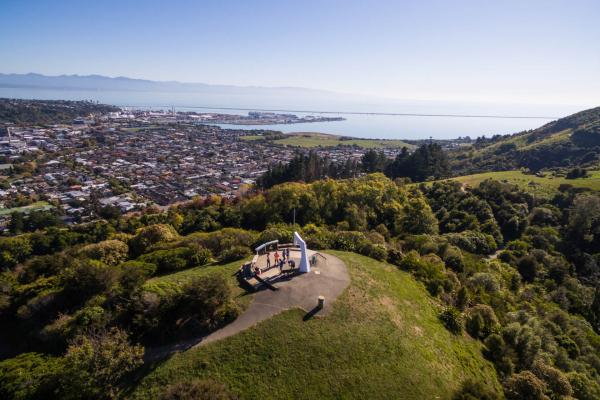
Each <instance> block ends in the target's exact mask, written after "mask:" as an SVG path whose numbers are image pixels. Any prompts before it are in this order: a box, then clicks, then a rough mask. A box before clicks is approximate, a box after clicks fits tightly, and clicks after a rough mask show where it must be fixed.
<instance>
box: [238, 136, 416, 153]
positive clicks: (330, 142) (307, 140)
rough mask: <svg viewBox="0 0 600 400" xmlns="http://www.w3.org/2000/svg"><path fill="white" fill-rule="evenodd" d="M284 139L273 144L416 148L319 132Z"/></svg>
mask: <svg viewBox="0 0 600 400" xmlns="http://www.w3.org/2000/svg"><path fill="white" fill-rule="evenodd" d="M285 136H286V137H285V138H284V139H278V140H275V141H273V143H277V144H281V145H285V146H292V147H305V148H313V147H319V146H321V147H335V146H339V145H344V146H352V145H356V146H359V147H363V148H401V147H407V148H409V149H410V148H413V147H414V146H413V145H411V144H408V143H405V142H403V141H402V140H392V139H390V140H385V139H359V138H356V139H348V140H341V137H342V136H337V135H329V134H326V133H317V132H296V133H289V134H286V135H285ZM261 138H262V136H242V139H245V140H258V139H261Z"/></svg>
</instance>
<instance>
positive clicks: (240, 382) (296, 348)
mask: <svg viewBox="0 0 600 400" xmlns="http://www.w3.org/2000/svg"><path fill="white" fill-rule="evenodd" d="M331 253H332V254H335V255H336V256H338V257H339V258H341V259H342V260H343V261H344V262H345V263H346V265H347V266H348V269H349V273H350V276H351V279H352V283H351V284H350V286H349V287H348V289H346V291H345V292H344V293H343V294H342V296H340V298H339V299H338V300H337V301H336V303H335V307H334V310H333V311H332V313H331V314H329V315H327V316H325V317H323V318H318V317H315V318H312V319H309V320H307V321H303V316H304V314H305V313H304V312H303V311H301V310H297V309H296V310H289V311H286V312H283V313H281V314H279V315H277V316H276V317H274V318H272V319H270V320H267V321H264V322H262V323H260V324H259V325H257V326H255V327H254V328H252V329H249V330H247V331H244V332H241V333H240V334H238V335H236V336H233V337H230V338H227V339H224V340H222V341H220V342H216V343H212V344H209V345H206V346H204V347H200V348H195V349H190V350H188V351H185V352H183V353H179V354H176V355H174V356H172V357H171V358H170V359H168V360H167V361H165V362H163V363H162V364H160V365H158V366H157V367H156V368H155V369H153V370H152V371H150V372H149V373H148V374H147V375H146V376H145V377H144V378H142V379H141V381H140V382H139V383H138V384H137V386H136V387H134V388H132V393H131V394H130V395H131V397H132V398H136V399H146V398H156V397H157V395H158V394H160V393H161V392H162V391H163V390H164V388H165V387H166V386H167V385H169V384H171V383H175V382H179V381H189V380H190V379H192V378H195V377H211V378H212V379H215V380H217V381H219V382H221V383H223V384H225V385H226V386H227V387H228V388H229V389H230V390H231V391H232V392H234V393H235V394H237V395H239V396H240V398H242V399H264V398H280V399H282V398H286V399H287V398H298V399H300V398H304V399H323V398H332V399H333V398H355V399H364V398H370V399H373V398H381V399H389V398H401V399H448V398H450V397H451V396H452V394H453V393H454V392H455V390H456V389H458V388H459V386H460V384H461V382H462V381H463V380H465V379H467V378H470V377H474V378H476V379H477V380H478V381H485V382H489V383H490V384H491V385H494V386H497V387H498V381H497V379H496V374H495V372H494V369H493V367H492V366H491V364H489V363H488V362H487V361H485V360H484V359H483V357H482V356H481V352H480V345H479V344H478V342H476V341H474V340H471V339H469V338H467V337H456V336H453V335H452V334H450V333H449V332H448V331H447V330H446V329H445V328H444V327H443V326H442V324H441V323H440V322H439V320H438V318H437V315H438V312H439V310H438V306H437V305H436V303H435V302H434V300H433V299H432V298H431V297H430V296H429V295H428V294H427V292H426V290H425V289H424V288H423V286H422V285H421V284H419V283H417V282H416V281H415V280H414V279H413V278H412V276H411V275H409V274H408V273H405V272H402V271H399V270H398V269H397V268H395V267H393V266H391V265H389V264H385V263H381V262H377V261H375V260H373V259H371V258H367V257H363V256H359V255H356V254H353V253H344V252H337V251H332V252H331ZM187 273H188V272H186V274H187ZM181 278H183V276H182V275H179V278H178V279H181ZM161 279H169V278H161Z"/></svg>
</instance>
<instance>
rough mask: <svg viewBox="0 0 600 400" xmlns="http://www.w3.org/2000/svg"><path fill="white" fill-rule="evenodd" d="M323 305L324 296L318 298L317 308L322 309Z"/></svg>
mask: <svg viewBox="0 0 600 400" xmlns="http://www.w3.org/2000/svg"><path fill="white" fill-rule="evenodd" d="M324 305H325V297H324V296H319V305H318V307H319V308H323V306H324Z"/></svg>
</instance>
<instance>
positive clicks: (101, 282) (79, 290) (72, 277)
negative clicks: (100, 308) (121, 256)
mask: <svg viewBox="0 0 600 400" xmlns="http://www.w3.org/2000/svg"><path fill="white" fill-rule="evenodd" d="M117 277H118V270H117V269H115V268H111V267H109V266H108V265H106V264H104V263H102V262H100V261H97V260H84V261H80V262H79V263H78V264H77V265H76V266H75V267H73V268H70V269H68V270H67V271H65V272H64V274H63V280H64V288H65V292H66V293H67V294H68V295H70V296H72V297H74V300H75V301H79V300H82V299H84V298H89V297H92V296H93V295H95V294H98V293H102V292H105V291H107V290H108V289H109V288H110V287H112V285H113V284H114V283H115V282H116V280H117Z"/></svg>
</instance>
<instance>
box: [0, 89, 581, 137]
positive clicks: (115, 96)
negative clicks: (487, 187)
mask: <svg viewBox="0 0 600 400" xmlns="http://www.w3.org/2000/svg"><path fill="white" fill-rule="evenodd" d="M0 97H3V98H19V99H41V100H59V99H61V100H91V101H98V102H100V103H106V104H112V105H116V106H120V107H131V108H149V109H170V108H171V107H172V108H174V109H175V110H177V111H197V112H220V113H227V114H246V113H247V112H248V111H253V110H282V111H281V112H283V110H290V112H292V113H293V114H296V115H299V116H302V115H325V116H339V117H342V118H344V120H343V121H331V122H310V123H298V124H275V125H252V126H248V125H229V124H218V125H219V126H221V127H223V128H233V127H235V128H239V129H248V130H256V129H270V130H278V131H282V132H284V133H292V132H321V133H329V134H336V135H344V136H351V137H358V138H373V139H409V140H416V139H427V138H434V139H454V138H458V137H465V136H470V137H472V138H475V137H478V136H482V135H485V136H488V137H489V136H492V135H506V134H512V133H517V132H521V131H525V130H530V129H535V128H537V127H539V126H542V125H544V124H546V123H548V122H550V121H552V120H553V119H557V118H560V117H563V116H565V115H568V114H571V113H573V112H577V111H580V110H582V109H583V108H584V106H582V107H578V106H573V105H567V106H564V105H518V104H501V103H481V102H478V103H470V102H441V101H423V100H419V101H410V100H395V99H390V100H387V99H373V98H366V97H358V96H357V97H353V96H349V95H348V96H346V97H339V98H336V99H317V100H315V101H311V99H308V98H274V97H265V96H262V97H261V96H256V97H254V96H241V95H235V94H234V95H228V96H224V95H221V94H218V95H217V94H208V95H207V94H205V93H202V94H200V93H180V92H148V91H103V90H60V89H40V88H6V87H3V88H0ZM303 111H308V112H303ZM356 113H365V114H356ZM366 113H374V114H366ZM377 113H384V114H385V113H387V114H390V113H395V114H429V115H427V116H425V115H382V114H377ZM432 114H435V115H432ZM448 115H455V116H448ZM484 116H485V117H484ZM494 116H498V117H494ZM499 116H510V117H520V118H505V117H499ZM521 117H522V118H521ZM536 117H540V118H536Z"/></svg>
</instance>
